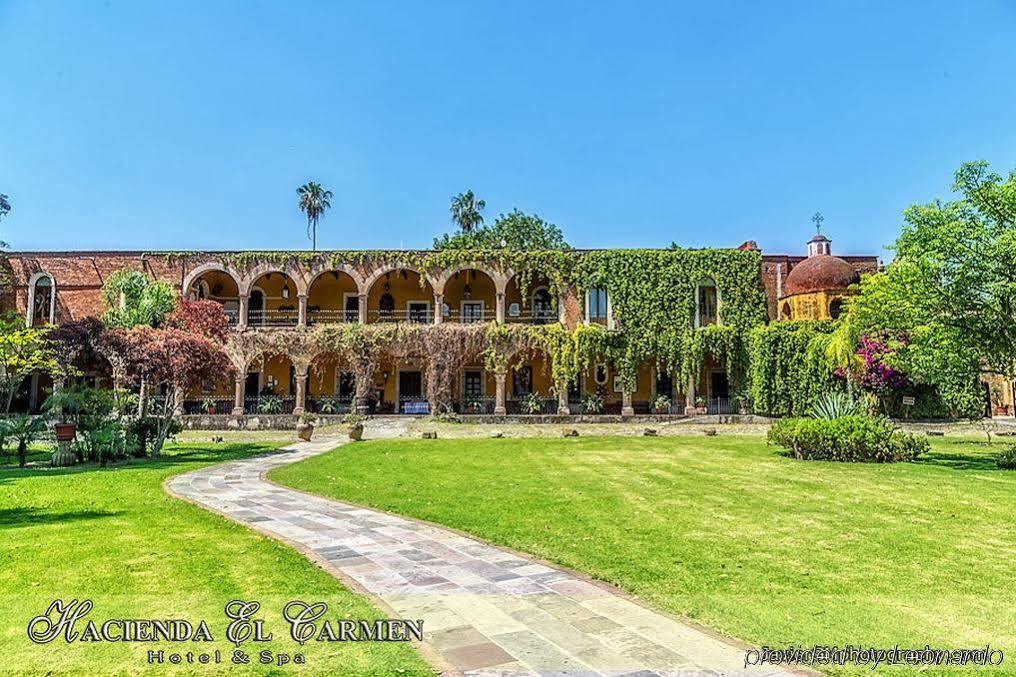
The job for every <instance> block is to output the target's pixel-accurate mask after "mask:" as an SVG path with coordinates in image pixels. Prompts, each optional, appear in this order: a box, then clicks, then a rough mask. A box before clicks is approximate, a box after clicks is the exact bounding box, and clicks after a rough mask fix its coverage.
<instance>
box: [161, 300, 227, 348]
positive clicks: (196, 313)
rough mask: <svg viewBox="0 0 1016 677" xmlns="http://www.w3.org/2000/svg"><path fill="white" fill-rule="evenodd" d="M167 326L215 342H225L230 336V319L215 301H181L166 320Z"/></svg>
mask: <svg viewBox="0 0 1016 677" xmlns="http://www.w3.org/2000/svg"><path fill="white" fill-rule="evenodd" d="M166 324H167V325H169V326H170V327H174V328H176V329H183V330H184V331H189V332H193V333H195V334H200V335H201V336H204V337H205V338H208V339H212V340H213V341H225V340H226V337H227V336H229V319H228V318H227V317H226V313H225V311H224V310H223V308H222V304H221V303H216V302H215V301H207V300H199V301H190V300H187V299H180V301H179V302H178V303H177V306H176V310H174V311H173V312H172V313H170V314H169V316H168V317H167V318H166Z"/></svg>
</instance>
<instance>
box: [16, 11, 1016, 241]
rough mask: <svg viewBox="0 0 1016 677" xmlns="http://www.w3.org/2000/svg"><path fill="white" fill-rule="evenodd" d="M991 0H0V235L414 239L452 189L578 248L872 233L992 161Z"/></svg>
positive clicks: (422, 237)
mask: <svg viewBox="0 0 1016 677" xmlns="http://www.w3.org/2000/svg"><path fill="white" fill-rule="evenodd" d="M1014 111H1016V2H1013V1H1011V0H956V1H955V2H941V1H934V0H915V1H912V2H903V1H896V0H893V1H886V0H877V1H873V2H861V1H853V2H825V1H823V2H806V1H804V0H800V1H796V2H791V1H778V0H766V1H764V2H759V1H751V2H712V1H709V2H706V1H704V0H703V1H702V2H697V3H690V2H678V1H677V0H661V1H659V2H650V1H642V2H616V3H615V2H611V3H608V2H595V1H589V0H585V1H576V2H561V1H558V0H554V1H553V2H547V1H542V2H525V1H521V0H512V1H511V2H501V1H496V2H495V1H490V2H481V1H479V0H465V1H462V2H446V1H443V0H418V1H415V2H409V1H405V2H362V3H356V4H353V3H345V4H340V3H338V2H322V3H311V2H274V3H270V2H246V1H244V2H222V1H215V0H213V1H208V2H196V1H186V0H176V1H174V2H157V3H156V2H140V1H137V2H136V1H134V0H130V1H127V0H107V1H106V2H86V1H68V0H59V1H45V0H26V1H23V2H22V1H12V0H0V193H6V194H7V195H8V196H9V197H10V200H11V203H12V205H13V211H12V212H11V214H10V216H9V217H8V218H7V219H5V220H4V221H3V222H2V223H0V237H2V238H3V239H5V240H7V241H8V242H9V243H10V244H11V247H12V248H13V249H69V248H90V249H91V248H107V249H108V248H117V249H135V248H136V249H170V250H181V249H201V248H216V249H268V248H272V249H297V248H309V242H308V240H307V239H306V236H305V226H304V222H303V217H302V215H301V213H300V212H299V211H298V209H297V196H296V187H297V186H298V185H300V184H301V183H303V182H305V181H307V180H317V181H319V182H321V183H323V184H324V185H325V187H327V188H330V189H331V190H332V191H333V192H334V194H335V197H334V199H333V201H332V205H333V207H332V209H331V210H330V211H329V212H328V213H327V214H326V215H325V217H324V219H323V220H322V222H321V228H320V231H319V236H318V237H319V245H320V246H322V247H324V248H361V247H365V248H387V247H399V246H400V245H402V246H405V247H423V246H428V245H429V244H430V242H431V239H432V238H433V236H434V235H436V234H438V233H440V232H443V231H444V230H446V229H447V228H448V227H449V225H450V224H449V218H448V202H449V199H450V197H451V196H452V195H454V194H455V193H458V192H460V191H462V190H465V189H467V188H471V189H473V190H474V191H475V192H476V193H477V194H478V196H480V197H482V198H485V199H486V201H487V214H488V220H490V219H492V218H493V217H494V216H496V215H497V213H499V212H502V211H508V210H510V209H511V208H513V207H519V208H520V209H523V210H525V211H530V212H536V213H537V214H539V215H540V216H542V217H544V218H546V219H548V220H550V221H553V222H555V223H557V224H558V225H559V226H561V227H562V229H563V230H564V231H565V234H566V236H567V237H568V238H569V240H570V241H571V242H572V244H573V245H576V246H581V247H611V246H665V245H667V244H669V243H670V242H671V240H676V241H677V242H678V243H680V244H682V245H686V246H736V245H737V244H739V243H741V242H742V241H743V240H746V239H755V240H757V241H758V242H759V244H760V245H761V246H762V248H763V249H764V250H766V251H770V252H791V253H797V252H802V253H803V250H804V245H803V243H804V241H805V240H807V238H808V237H809V236H810V234H811V232H812V230H811V222H810V217H811V215H812V214H813V213H814V212H815V210H817V209H820V210H821V211H822V212H823V214H824V215H825V229H824V232H826V233H828V234H829V235H830V236H831V237H832V238H833V240H834V245H833V246H834V252H835V253H844V254H845V253H877V252H880V251H881V247H882V245H884V244H887V243H890V242H891V241H892V240H893V239H894V237H895V235H896V233H897V231H898V228H899V224H900V220H901V219H900V213H901V211H902V210H903V208H904V207H906V206H907V205H908V204H910V203H912V202H917V201H927V200H930V199H933V198H935V197H947V196H948V194H949V187H950V185H951V183H952V173H953V171H954V170H955V169H956V167H957V166H958V165H959V164H960V163H961V162H963V161H965V160H974V159H986V160H989V161H990V162H992V164H993V165H994V166H995V167H996V169H998V170H1000V171H1004V172H1008V171H1010V170H1012V169H1013V168H1014V167H1016V112H1014Z"/></svg>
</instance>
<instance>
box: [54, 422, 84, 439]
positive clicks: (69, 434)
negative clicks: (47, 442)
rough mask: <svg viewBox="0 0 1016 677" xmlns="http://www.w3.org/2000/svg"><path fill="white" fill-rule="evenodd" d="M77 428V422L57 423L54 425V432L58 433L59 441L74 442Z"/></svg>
mask: <svg viewBox="0 0 1016 677" xmlns="http://www.w3.org/2000/svg"><path fill="white" fill-rule="evenodd" d="M77 430H78V424H77V423H57V424H56V425H54V426H53V432H54V433H55V434H56V441H57V442H72V441H73V440H74V434H75V433H76V432H77Z"/></svg>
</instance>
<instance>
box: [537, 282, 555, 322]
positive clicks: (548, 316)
mask: <svg viewBox="0 0 1016 677" xmlns="http://www.w3.org/2000/svg"><path fill="white" fill-rule="evenodd" d="M555 320H557V318H556V317H555V316H554V304H553V302H552V301H551V299H550V292H549V291H547V288H546V287H540V288H539V289H537V290H536V291H534V292H533V324H550V323H551V322H554V321H555Z"/></svg>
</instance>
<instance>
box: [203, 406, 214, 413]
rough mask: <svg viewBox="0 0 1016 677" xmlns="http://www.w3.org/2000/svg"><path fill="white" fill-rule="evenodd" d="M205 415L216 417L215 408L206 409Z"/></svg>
mask: <svg viewBox="0 0 1016 677" xmlns="http://www.w3.org/2000/svg"><path fill="white" fill-rule="evenodd" d="M205 413H206V414H211V415H214V414H215V407H208V408H207V409H205Z"/></svg>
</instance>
